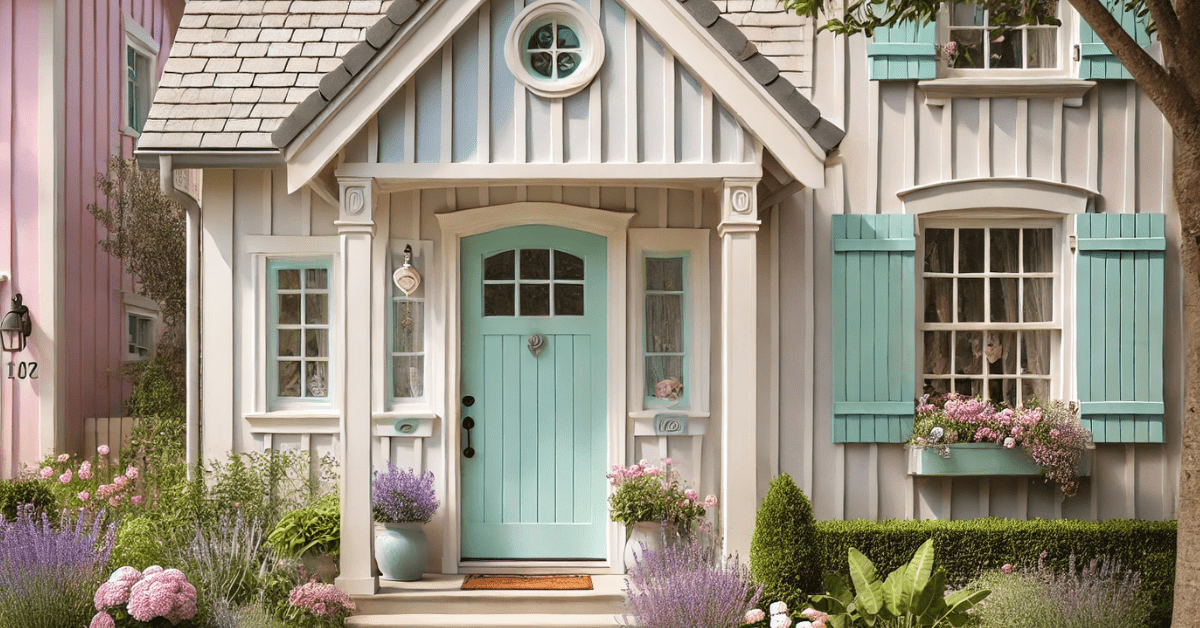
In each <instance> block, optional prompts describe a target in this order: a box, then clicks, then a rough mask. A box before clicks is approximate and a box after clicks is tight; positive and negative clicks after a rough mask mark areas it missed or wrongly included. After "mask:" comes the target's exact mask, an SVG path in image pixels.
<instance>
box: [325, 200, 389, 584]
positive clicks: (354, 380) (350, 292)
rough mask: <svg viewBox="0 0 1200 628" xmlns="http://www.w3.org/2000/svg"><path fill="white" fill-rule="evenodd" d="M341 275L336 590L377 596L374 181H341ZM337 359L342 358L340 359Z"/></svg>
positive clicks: (336, 324) (338, 326)
mask: <svg viewBox="0 0 1200 628" xmlns="http://www.w3.org/2000/svg"><path fill="white" fill-rule="evenodd" d="M338 186H339V187H340V189H341V208H340V212H339V216H338V221H337V222H336V223H334V224H335V225H337V229H338V235H339V236H340V238H341V249H342V250H341V261H342V264H341V272H340V273H338V277H337V296H338V303H337V310H336V322H335V327H336V330H337V331H336V337H337V338H338V340H339V342H337V343H335V346H336V347H337V349H336V351H335V356H341V368H340V369H339V372H338V378H337V404H338V405H339V406H340V407H341V412H340V414H341V432H342V438H341V447H340V449H341V451H340V453H341V461H342V557H341V574H340V575H339V576H338V578H337V581H336V584H337V586H338V588H340V589H341V590H343V591H345V592H346V593H351V594H358V595H373V594H374V593H375V592H376V591H378V590H379V578H378V577H376V576H375V575H374V573H373V570H372V567H371V556H372V555H373V554H374V551H375V524H374V522H373V521H372V516H371V469H372V460H371V454H372V451H373V450H374V448H373V447H372V446H371V380H372V377H371V351H370V346H371V309H372V308H371V291H372V288H373V286H372V285H371V244H372V239H373V238H374V236H375V222H374V211H375V196H376V192H377V189H376V186H375V181H374V179H351V178H346V179H338ZM335 359H336V357H335Z"/></svg>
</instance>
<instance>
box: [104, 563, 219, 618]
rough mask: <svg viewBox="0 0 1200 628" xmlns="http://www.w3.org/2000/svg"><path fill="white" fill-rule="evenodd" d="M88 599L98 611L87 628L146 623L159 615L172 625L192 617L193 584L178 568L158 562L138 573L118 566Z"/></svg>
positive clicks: (194, 591)
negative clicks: (124, 621)
mask: <svg viewBox="0 0 1200 628" xmlns="http://www.w3.org/2000/svg"><path fill="white" fill-rule="evenodd" d="M92 601H93V603H94V605H95V607H96V610H97V611H98V612H97V613H96V615H95V616H94V617H92V622H91V624H90V625H89V626H88V628H116V622H117V620H125V619H130V620H133V621H136V622H142V623H148V622H151V621H152V620H154V619H157V618H160V617H161V618H162V619H165V620H166V621H168V622H170V624H171V625H172V626H174V625H177V624H179V623H181V622H184V621H187V620H189V619H192V618H193V617H195V616H196V587H194V586H192V584H191V583H189V582H188V581H187V577H186V576H184V575H183V572H181V571H179V570H178V569H163V568H162V567H160V566H158V565H152V566H150V567H147V568H146V570H145V571H141V572H139V571H138V570H137V569H134V568H133V567H121V568H120V569H118V570H116V571H114V572H113V574H112V576H111V577H109V579H108V582H105V583H104V584H102V585H100V588H99V589H97V590H96V595H95V597H94V599H93V600H92ZM123 625H124V624H123ZM129 625H137V624H129Z"/></svg>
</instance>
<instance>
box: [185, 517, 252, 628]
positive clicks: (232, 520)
mask: <svg viewBox="0 0 1200 628" xmlns="http://www.w3.org/2000/svg"><path fill="white" fill-rule="evenodd" d="M264 543H265V538H264V534H263V526H262V523H261V522H260V520H259V519H257V518H254V519H248V518H247V517H245V516H244V515H243V514H242V513H241V512H240V511H237V512H236V513H234V514H232V515H230V514H223V515H221V516H220V517H219V518H218V519H217V520H216V522H215V525H204V524H202V523H201V522H199V521H198V522H196V524H195V533H194V535H193V537H192V539H191V541H190V542H189V543H187V544H184V545H181V546H178V547H174V548H171V549H169V550H168V551H166V552H164V556H163V560H164V561H165V562H167V563H169V564H172V565H176V566H178V568H179V570H180V571H182V572H183V573H185V574H187V577H188V579H189V580H190V581H191V582H193V583H195V585H196V588H197V590H198V593H199V596H198V597H199V599H198V602H199V606H200V615H201V616H202V617H203V618H211V617H212V616H213V614H214V612H215V611H219V609H221V608H222V607H228V608H234V607H237V606H239V605H242V604H246V603H249V602H251V601H253V600H254V598H255V596H256V595H257V593H258V591H259V588H260V584H261V582H262V580H263V579H264V576H265V572H266V566H267V564H268V562H267V558H266V550H265V549H264V547H263V545H264Z"/></svg>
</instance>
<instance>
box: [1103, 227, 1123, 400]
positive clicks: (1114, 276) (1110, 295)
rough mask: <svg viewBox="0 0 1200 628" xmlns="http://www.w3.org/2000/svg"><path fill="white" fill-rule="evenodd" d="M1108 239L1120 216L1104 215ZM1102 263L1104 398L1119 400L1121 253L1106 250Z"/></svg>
mask: <svg viewBox="0 0 1200 628" xmlns="http://www.w3.org/2000/svg"><path fill="white" fill-rule="evenodd" d="M1105 218H1106V219H1107V220H1106V222H1107V224H1108V226H1107V233H1108V237H1109V238H1119V237H1120V236H1121V220H1120V219H1121V217H1120V216H1117V215H1107V216H1105ZM1106 255H1107V258H1108V262H1107V264H1105V285H1106V287H1107V288H1106V292H1105V294H1104V311H1105V321H1104V325H1105V336H1104V377H1105V386H1104V391H1105V397H1104V398H1105V399H1120V398H1121V397H1120V395H1121V344H1120V343H1121V315H1120V312H1121V253H1120V252H1118V251H1109V252H1108V253H1107V254H1106Z"/></svg>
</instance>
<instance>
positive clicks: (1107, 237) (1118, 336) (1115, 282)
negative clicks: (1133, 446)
mask: <svg viewBox="0 0 1200 628" xmlns="http://www.w3.org/2000/svg"><path fill="white" fill-rule="evenodd" d="M1075 229H1076V237H1077V238H1078V241H1077V242H1078V249H1079V259H1078V261H1077V272H1076V275H1077V276H1076V283H1075V288H1076V295H1077V299H1076V319H1077V320H1076V327H1077V336H1076V347H1077V367H1078V369H1077V370H1078V376H1079V401H1080V411H1081V416H1080V418H1081V419H1082V421H1083V425H1084V427H1086V428H1088V429H1089V430H1091V431H1092V439H1093V440H1095V441H1096V442H1097V443H1161V442H1163V263H1164V262H1163V258H1164V254H1165V251H1166V246H1167V245H1166V238H1164V237H1163V215H1162V214H1080V215H1079V216H1078V217H1077V221H1076V223H1075Z"/></svg>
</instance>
